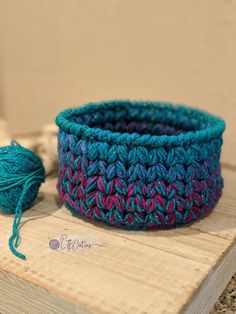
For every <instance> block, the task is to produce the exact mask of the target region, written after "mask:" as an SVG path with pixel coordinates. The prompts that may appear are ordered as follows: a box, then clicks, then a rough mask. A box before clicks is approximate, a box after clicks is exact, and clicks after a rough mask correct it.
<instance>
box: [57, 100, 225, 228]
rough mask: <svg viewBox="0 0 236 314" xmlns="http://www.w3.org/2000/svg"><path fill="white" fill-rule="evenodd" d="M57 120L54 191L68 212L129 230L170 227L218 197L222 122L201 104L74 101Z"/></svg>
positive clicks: (208, 207)
mask: <svg viewBox="0 0 236 314" xmlns="http://www.w3.org/2000/svg"><path fill="white" fill-rule="evenodd" d="M56 123H57V125H58V126H59V132H58V152H59V179H58V191H59V195H60V197H61V199H62V200H63V201H64V203H65V204H66V206H67V207H68V208H69V209H71V210H72V211H73V212H76V213H79V214H81V215H83V216H86V217H88V218H91V219H95V220H100V221H103V222H105V223H107V224H109V225H112V226H116V227H121V228H128V229H147V228H162V229H163V228H169V227H176V226H179V225H183V224H187V223H190V222H192V221H195V220H196V219H198V218H200V217H203V216H205V215H206V214H208V213H209V212H210V211H211V210H212V208H213V207H214V206H215V204H216V203H217V201H218V199H219V198H220V196H221V192H222V187H223V179H222V177H221V166H220V153H221V146H222V134H223V131H224V129H225V123H224V121H223V120H222V119H220V118H218V117H215V116H212V115H210V114H208V113H206V112H204V111H201V110H198V109H193V108H188V107H186V106H182V105H177V106H175V105H173V104H170V103H163V102H153V101H129V100H113V101H106V102H102V103H90V104H87V105H86V106H84V107H82V108H81V107H80V108H72V109H68V110H65V111H64V112H62V113H60V114H59V115H58V116H57V118H56Z"/></svg>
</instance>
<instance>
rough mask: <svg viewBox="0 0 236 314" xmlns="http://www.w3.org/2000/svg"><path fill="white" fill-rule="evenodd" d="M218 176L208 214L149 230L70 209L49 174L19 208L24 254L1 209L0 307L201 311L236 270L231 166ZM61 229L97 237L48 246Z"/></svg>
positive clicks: (60, 310) (235, 179)
mask: <svg viewBox="0 0 236 314" xmlns="http://www.w3.org/2000/svg"><path fill="white" fill-rule="evenodd" d="M223 176H224V178H225V189H224V193H223V197H222V198H221V200H220V202H219V204H218V205H217V207H216V208H215V210H214V211H213V212H212V214H211V215H209V216H208V217H206V218H205V219H203V220H200V221H199V222H196V223H195V224H192V225H191V226H188V227H183V228H178V229H174V230H168V231H148V232H145V231H138V232H137V231H124V230H120V229H115V228H111V227H108V226H104V225H102V224H99V223H92V222H90V221H89V220H87V219H79V218H78V217H74V216H73V215H72V214H71V212H70V211H69V210H67V209H66V208H65V207H64V206H63V205H62V204H61V202H60V201H59V200H58V196H57V193H56V189H55V184H56V180H55V179H48V180H47V182H46V183H45V184H44V185H43V186H42V189H41V192H40V194H39V199H38V201H37V203H36V204H35V205H34V207H33V208H32V209H30V210H28V211H26V212H25V213H24V215H23V220H22V221H23V223H22V226H21V237H22V242H21V245H20V248H19V249H20V251H21V252H23V253H25V254H26V256H27V260H26V261H21V260H19V259H17V258H15V257H14V256H13V255H12V254H11V252H9V249H8V245H7V241H8V238H9V236H10V233H11V228H12V219H13V217H12V216H10V215H4V214H1V215H0V251H1V255H0V267H1V271H0V292H1V295H2V296H4V298H3V299H4V302H1V304H0V312H3V313H4V314H5V313H25V312H24V310H25V309H27V311H26V312H27V313H32V310H30V309H32V307H33V308H34V313H129V314H132V313H135V314H136V313H142V314H144V313H179V312H181V311H182V312H185V313H208V312H209V310H210V308H211V307H212V306H213V305H214V303H215V301H216V300H217V298H218V297H219V295H220V293H221V292H222V291H223V289H224V287H225V285H226V284H227V282H228V281H229V279H230V276H232V275H233V273H234V272H235V271H236V263H235V251H236V249H235V238H236V211H235V201H236V195H235V193H233V191H234V187H235V185H236V172H234V171H232V170H229V169H224V171H223ZM63 234H65V235H67V237H72V238H73V237H77V238H79V239H80V240H84V241H87V243H90V244H96V245H92V246H91V247H90V248H83V249H81V248H80V249H77V250H70V251H68V250H57V251H56V250H52V249H50V248H49V241H50V240H52V239H59V237H60V236H61V235H63ZM213 287H216V289H214V293H213V292H212V291H213ZM206 296H207V297H206ZM199 304H201V306H199V307H198V305H199Z"/></svg>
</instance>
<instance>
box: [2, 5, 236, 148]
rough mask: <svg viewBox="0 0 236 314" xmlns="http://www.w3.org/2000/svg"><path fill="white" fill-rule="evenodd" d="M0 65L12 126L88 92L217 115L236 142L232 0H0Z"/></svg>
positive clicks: (51, 114) (77, 101) (46, 115)
mask: <svg viewBox="0 0 236 314" xmlns="http://www.w3.org/2000/svg"><path fill="white" fill-rule="evenodd" d="M0 69H1V71H0V95H1V97H0V103H1V107H2V109H0V110H1V111H2V112H4V116H5V118H6V119H7V121H8V122H9V125H10V128H11V130H12V132H13V133H27V132H34V131H38V130H39V129H40V128H41V126H42V125H43V124H45V123H50V122H53V121H54V119H55V116H56V114H57V113H58V112H59V111H61V110H63V109H64V108H66V107H69V106H76V105H81V104H83V103H85V102H89V101H96V100H104V99H111V98H131V99H156V100H169V101H173V102H179V103H186V104H190V105H193V106H198V107H201V108H204V109H206V110H209V111H210V112H212V113H215V114H218V115H221V116H223V117H224V118H225V119H226V121H227V123H228V129H229V130H230V131H227V132H228V135H227V133H226V138H227V140H228V143H229V142H230V143H231V144H230V145H231V146H232V144H233V145H234V144H236V140H235V139H236V128H235V120H236V119H235V118H236V85H235V82H236V1H235V0H178V1H176V0H165V1H164V0H145V1H144V0H142V1H141V0H99V1H98V0H87V1H85V0H40V1H39V0H38V1H33V0H18V1H13V0H8V1H5V0H0ZM2 114H3V113H2ZM229 133H230V135H229ZM228 146H229V145H228Z"/></svg>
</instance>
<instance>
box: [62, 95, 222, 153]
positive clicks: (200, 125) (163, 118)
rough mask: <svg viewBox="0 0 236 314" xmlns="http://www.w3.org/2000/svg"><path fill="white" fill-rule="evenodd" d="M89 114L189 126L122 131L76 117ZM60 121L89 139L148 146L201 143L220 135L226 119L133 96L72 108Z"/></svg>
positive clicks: (96, 116) (77, 133)
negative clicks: (164, 131) (160, 131)
mask: <svg viewBox="0 0 236 314" xmlns="http://www.w3.org/2000/svg"><path fill="white" fill-rule="evenodd" d="M106 113H107V114H106ZM87 114H90V115H92V116H93V119H94V120H96V119H97V120H99V119H100V120H104V121H105V119H111V121H114V120H115V121H119V120H122V119H126V118H127V117H129V119H133V120H135V121H136V120H141V121H145V120H146V119H147V120H148V121H149V123H151V124H152V123H155V122H156V121H159V122H160V123H162V124H169V123H171V124H175V125H176V126H181V127H182V128H185V129H186V130H187V132H183V133H179V134H178V135H151V134H145V135H140V134H137V133H133V134H130V133H123V134H121V133H120V132H112V131H109V130H104V129H99V128H91V127H89V126H88V125H86V124H83V123H75V120H74V119H73V117H76V116H84V115H87ZM56 123H57V125H58V126H59V127H60V128H61V129H63V130H64V131H66V132H68V133H71V134H75V135H78V136H81V137H83V138H85V139H89V140H91V139H93V140H97V141H102V142H109V143H114V144H118V145H119V144H121V145H133V146H137V145H141V146H145V147H146V146H150V147H160V146H172V145H176V146H177V145H184V144H191V143H199V142H202V141H208V140H210V139H211V138H214V137H217V136H219V135H221V134H222V133H223V131H224V130H225V122H224V120H223V119H221V118H219V117H216V116H213V115H210V114H209V113H207V112H205V111H203V110H200V109H196V108H192V107H187V106H185V105H174V104H172V103H166V102H154V101H130V100H112V101H104V102H98V103H88V104H87V105H85V106H84V107H82V108H81V107H77V108H69V109H67V110H65V111H63V112H62V113H60V114H59V115H58V116H57V117H56Z"/></svg>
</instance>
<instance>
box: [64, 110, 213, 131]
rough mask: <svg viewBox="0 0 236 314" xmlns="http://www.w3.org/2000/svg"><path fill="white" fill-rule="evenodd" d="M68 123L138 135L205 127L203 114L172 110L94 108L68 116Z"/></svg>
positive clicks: (205, 120)
mask: <svg viewBox="0 0 236 314" xmlns="http://www.w3.org/2000/svg"><path fill="white" fill-rule="evenodd" d="M69 120H70V121H71V122H73V123H76V124H80V125H87V126H88V127H90V128H96V129H101V130H109V131H112V132H119V133H138V134H140V135H144V134H150V135H178V134H181V133H186V132H189V131H196V130H201V129H204V128H205V127H207V126H208V125H209V120H208V119H206V117H205V115H204V114H203V113H201V112H199V111H198V112H196V111H194V110H193V109H191V108H185V107H174V106H160V107H155V106H143V107H140V106H139V107H138V106H136V107H132V106H131V107H129V106H119V105H117V106H115V107H114V106H113V107H112V108H109V107H108V108H103V107H101V108H99V106H98V107H97V109H96V110H92V111H89V110H88V112H84V113H81V112H80V113H79V114H78V115H72V116H71V117H70V118H69Z"/></svg>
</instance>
